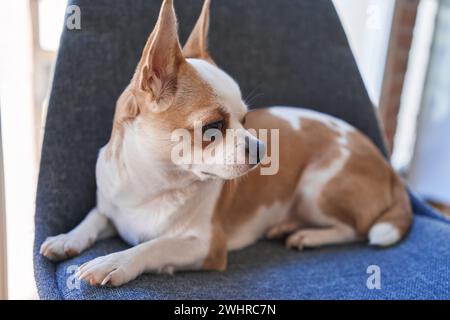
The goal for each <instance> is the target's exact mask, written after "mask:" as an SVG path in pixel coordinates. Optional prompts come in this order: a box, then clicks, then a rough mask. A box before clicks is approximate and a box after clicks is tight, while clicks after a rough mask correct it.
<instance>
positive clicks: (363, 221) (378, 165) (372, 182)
mask: <svg viewBox="0 0 450 320" xmlns="http://www.w3.org/2000/svg"><path fill="white" fill-rule="evenodd" d="M348 141H349V146H348V150H349V151H350V155H349V158H348V159H347V162H346V163H345V165H344V167H343V169H342V171H341V172H339V173H338V174H336V175H335V176H334V177H333V178H332V179H331V180H330V181H329V182H328V183H327V184H326V186H325V187H324V189H323V191H322V193H321V195H320V197H319V199H318V203H319V206H320V208H321V209H322V210H323V212H324V213H325V214H327V215H330V216H333V217H336V218H337V219H338V220H340V221H342V222H344V223H345V224H348V225H350V226H352V227H354V229H355V231H356V232H357V234H358V235H359V236H361V237H365V236H366V235H367V233H368V232H369V230H370V228H371V227H372V226H373V225H374V223H375V222H380V220H383V221H389V222H391V223H393V224H394V225H395V226H396V227H397V228H398V229H399V231H400V234H401V235H403V234H404V233H405V232H406V231H407V229H408V228H409V225H410V222H411V208H410V205H409V200H408V197H407V194H406V191H405V189H404V187H403V185H402V184H401V181H400V179H399V178H398V176H397V174H396V173H395V172H394V171H393V169H392V168H391V167H390V165H389V164H388V163H387V161H386V160H385V159H384V157H383V156H382V155H381V153H380V152H379V150H378V149H377V148H376V147H375V146H374V145H373V143H372V142H371V141H370V140H369V139H368V138H367V137H366V136H364V135H363V134H362V133H360V132H358V131H355V132H351V133H349V136H348ZM394 206H399V210H391V209H392V208H393V207H394Z"/></svg>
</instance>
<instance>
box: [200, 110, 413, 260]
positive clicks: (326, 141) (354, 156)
mask: <svg viewBox="0 0 450 320" xmlns="http://www.w3.org/2000/svg"><path fill="white" fill-rule="evenodd" d="M299 121H301V127H300V129H299V130H295V129H294V128H292V126H291V125H290V123H289V122H288V121H286V120H284V119H281V118H278V117H276V116H274V115H272V114H271V113H270V112H269V111H268V110H264V109H259V110H255V111H252V112H249V113H248V114H247V116H246V121H245V127H246V128H253V129H256V130H258V129H279V130H280V131H279V132H280V135H279V137H280V146H279V154H280V165H279V172H278V173H277V174H276V175H272V176H263V175H260V172H259V168H258V169H256V170H253V171H251V172H250V173H249V174H247V175H246V176H245V177H242V178H239V179H235V180H231V181H226V182H225V184H224V186H223V189H222V192H221V195H220V197H219V199H218V202H217V204H216V209H215V213H214V221H215V225H216V226H215V232H214V233H213V234H212V237H213V242H214V243H218V242H220V243H222V246H217V245H214V246H213V245H212V246H211V247H210V252H209V255H208V258H207V260H208V262H209V263H211V261H214V257H216V256H220V257H223V254H226V250H227V248H226V244H225V243H223V240H222V237H223V233H222V231H223V232H224V233H225V234H226V235H227V236H230V235H231V234H232V233H233V232H234V231H235V230H236V229H237V228H239V227H240V226H241V225H243V224H245V223H246V222H248V221H249V220H251V219H252V218H253V217H254V215H255V214H256V213H257V212H258V209H259V208H261V207H262V206H266V207H269V206H271V205H273V204H275V203H277V202H281V203H286V202H289V201H291V202H292V205H294V194H295V192H296V188H297V186H298V184H299V181H300V179H301V177H302V174H303V172H304V170H305V169H306V168H307V167H308V168H311V167H313V168H314V170H319V171H320V170H321V169H325V168H327V167H328V166H330V165H331V164H332V162H333V161H335V160H336V158H338V157H340V156H341V152H342V151H341V148H347V149H348V150H349V151H350V155H349V158H348V160H347V162H346V163H345V165H344V167H343V169H342V171H341V172H339V173H337V174H336V176H335V177H333V178H332V179H331V180H330V181H329V182H328V183H327V184H326V185H325V187H324V189H323V191H322V193H321V195H320V196H319V199H317V203H318V205H319V207H320V208H321V210H322V211H323V213H324V214H326V215H329V216H332V217H334V218H336V219H338V220H339V221H341V222H343V223H344V224H347V225H350V226H352V227H354V229H355V231H356V232H357V233H358V236H359V237H361V236H362V237H366V236H367V233H368V231H369V229H370V228H371V227H372V226H373V224H374V223H376V222H381V221H389V222H391V223H393V224H394V225H395V226H396V227H397V228H398V229H399V231H400V234H401V235H403V234H404V233H405V232H406V231H407V230H408V228H409V226H410V223H411V208H410V206H409V201H408V197H407V194H406V191H405V189H404V187H403V185H402V184H401V181H400V179H399V178H398V176H397V175H396V173H395V172H394V171H393V169H392V168H391V167H390V165H389V164H388V163H387V162H386V160H385V159H384V158H383V156H382V155H381V153H380V152H379V150H378V149H377V148H376V147H375V146H374V145H373V143H372V142H371V141H370V140H369V139H368V138H367V137H366V136H364V135H363V134H362V133H360V132H358V131H357V130H356V129H355V131H354V132H349V133H347V139H348V145H347V146H345V147H344V146H341V145H340V144H339V143H338V141H337V138H338V137H339V136H340V134H341V133H340V132H339V131H338V125H337V124H336V123H334V124H333V123H330V126H328V125H326V124H324V123H322V122H320V121H317V120H313V119H306V118H303V119H301V120H299ZM268 140H269V141H265V142H266V145H267V146H268V148H267V149H268V150H271V145H270V138H269V139H268ZM296 201H300V202H301V201H302V200H301V199H296ZM300 215H301V213H300ZM291 218H292V215H291V216H289V218H288V219H291ZM220 228H222V230H221V229H220ZM216 237H219V238H216ZM219 240H220V241H219Z"/></svg>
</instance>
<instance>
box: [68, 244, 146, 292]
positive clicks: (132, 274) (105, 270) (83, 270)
mask: <svg viewBox="0 0 450 320" xmlns="http://www.w3.org/2000/svg"><path fill="white" fill-rule="evenodd" d="M138 275H139V272H138V271H136V263H135V262H133V260H132V259H131V258H130V255H129V254H127V252H116V253H112V254H109V255H107V256H102V257H98V258H95V259H94V260H91V261H88V262H86V263H84V264H83V265H81V266H80V267H79V268H78V271H77V273H76V276H77V277H78V278H79V279H80V280H84V281H86V282H88V283H89V284H91V285H93V286H98V285H101V286H104V285H109V286H114V287H117V286H120V285H122V284H124V283H126V282H128V281H131V280H133V279H134V278H136V277H137V276H138Z"/></svg>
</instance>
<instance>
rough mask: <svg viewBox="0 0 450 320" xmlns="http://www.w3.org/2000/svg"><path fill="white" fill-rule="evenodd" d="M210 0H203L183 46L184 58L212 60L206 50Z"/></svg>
mask: <svg viewBox="0 0 450 320" xmlns="http://www.w3.org/2000/svg"><path fill="white" fill-rule="evenodd" d="M210 4H211V0H205V2H204V3H203V8H202V12H201V14H200V17H199V18H198V20H197V23H196V24H195V26H194V30H192V33H191V35H190V36H189V38H188V40H187V42H186V44H185V46H184V47H183V55H184V57H186V58H196V59H204V60H208V61H210V62H212V59H211V57H210V55H209V52H208V30H209V7H210Z"/></svg>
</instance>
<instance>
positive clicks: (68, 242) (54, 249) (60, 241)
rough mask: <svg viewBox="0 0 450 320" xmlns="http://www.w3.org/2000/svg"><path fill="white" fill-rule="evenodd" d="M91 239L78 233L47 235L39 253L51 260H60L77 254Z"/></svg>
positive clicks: (89, 243)
mask: <svg viewBox="0 0 450 320" xmlns="http://www.w3.org/2000/svg"><path fill="white" fill-rule="evenodd" d="M91 243H92V241H91V240H90V239H89V237H87V236H81V235H78V234H73V233H72V234H70V233H68V234H65V233H63V234H60V235H57V236H54V237H48V238H47V239H45V241H44V243H42V245H41V249H40V253H41V254H42V255H44V256H45V257H47V258H48V259H50V260H53V261H60V260H64V259H67V258H68V257H73V256H76V255H79V254H80V253H81V252H82V251H84V250H86V249H87V248H88V247H89V246H90V245H91Z"/></svg>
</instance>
